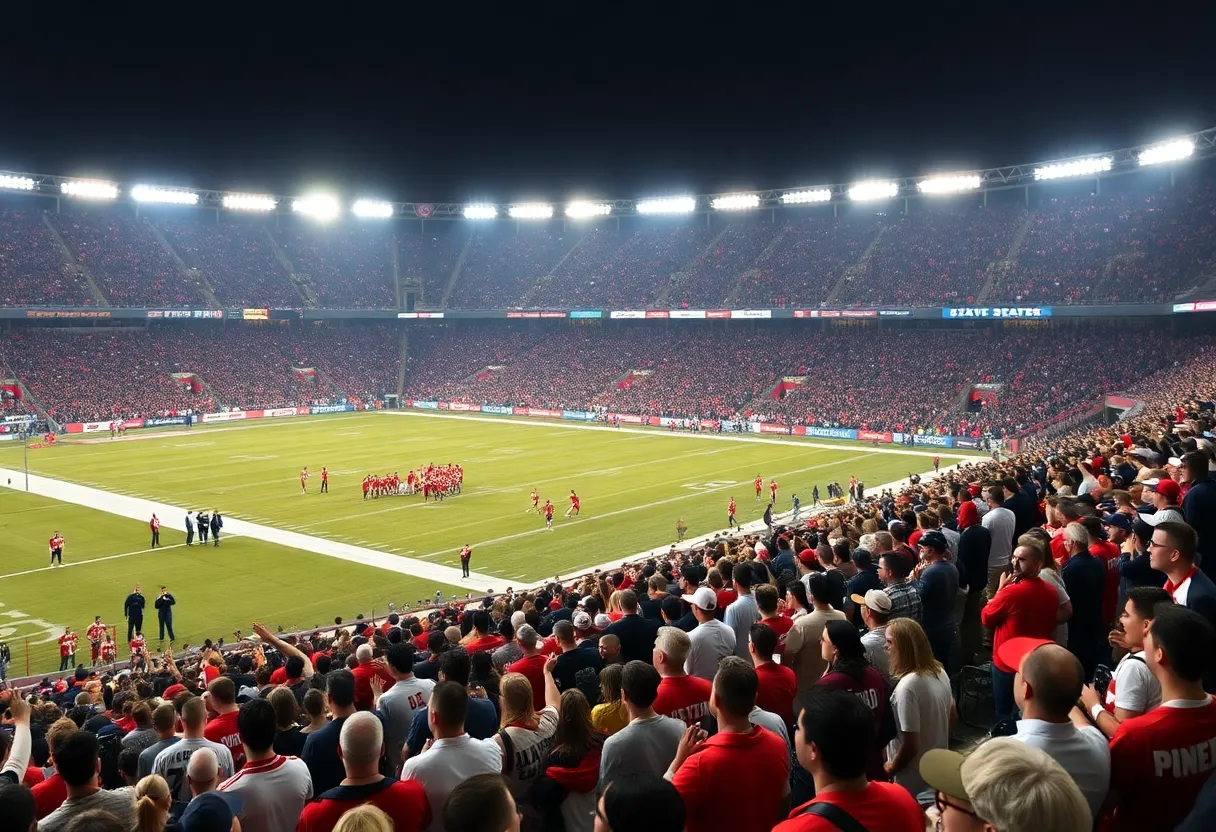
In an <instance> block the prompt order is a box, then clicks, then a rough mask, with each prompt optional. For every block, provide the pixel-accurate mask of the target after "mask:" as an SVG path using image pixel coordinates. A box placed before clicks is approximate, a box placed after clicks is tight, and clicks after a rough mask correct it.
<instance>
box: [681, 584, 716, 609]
mask: <svg viewBox="0 0 1216 832" xmlns="http://www.w3.org/2000/svg"><path fill="white" fill-rule="evenodd" d="M680 599H681V600H683V601H687V602H688V603H690V604H693V605H694V606H697V607H700V608H701V609H703V610H705V611H707V612H709V611H711V610H716V609H717V608H718V596H717V595H716V594H714V591H713V590H712V589H710V588H709V587H707V586H703V587H701V588H700V589H698V590H697V591H696V592H694V593H693V594H692V595H681V596H680Z"/></svg>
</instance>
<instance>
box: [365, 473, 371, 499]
mask: <svg viewBox="0 0 1216 832" xmlns="http://www.w3.org/2000/svg"><path fill="white" fill-rule="evenodd" d="M371 490H372V475H371V474H368V475H367V476H366V477H364V478H363V499H365V500H366V499H367V492H369V491H371Z"/></svg>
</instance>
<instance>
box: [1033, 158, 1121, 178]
mask: <svg viewBox="0 0 1216 832" xmlns="http://www.w3.org/2000/svg"><path fill="white" fill-rule="evenodd" d="M1114 161H1115V160H1114V159H1112V158H1111V157H1109V156H1095V157H1093V158H1092V159H1074V160H1073V161H1071V162H1056V163H1055V164H1054V165H1044V166H1043V167H1041V168H1035V169H1034V178H1035V179H1064V178H1066V177H1069V176H1092V175H1093V174H1095V173H1103V172H1105V171H1108V170H1110V166H1111V165H1112V164H1114Z"/></svg>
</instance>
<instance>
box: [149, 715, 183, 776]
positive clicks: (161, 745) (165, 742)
mask: <svg viewBox="0 0 1216 832" xmlns="http://www.w3.org/2000/svg"><path fill="white" fill-rule="evenodd" d="M176 725H177V711H175V710H174V709H173V705H172V704H171V703H169V702H165V703H163V704H161V705H158V706H157V708H156V710H155V711H153V712H152V727H153V728H154V729H155V730H156V742H154V743H152V745H150V746H148V747H147V748H145V749H144V750H143V751H141V752H140V753H139V777H140V779H141V780H142V779H143V778H145V777H147V776H148V775H149V774H151V773H152V764H153V763H155V762H156V756H157V755H158V754H160V752H162V751H164V750H165V749H166V748H168V747H169V746H171V745H173V744H174V743H176V742H177V741H178V740H179V739H181V737H179V736H177V734H175V733H174V728H175V727H176Z"/></svg>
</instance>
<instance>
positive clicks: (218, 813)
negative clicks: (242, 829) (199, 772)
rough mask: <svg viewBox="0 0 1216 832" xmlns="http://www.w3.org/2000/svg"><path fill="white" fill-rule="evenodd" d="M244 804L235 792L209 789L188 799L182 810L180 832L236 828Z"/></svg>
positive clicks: (218, 830) (220, 830) (222, 830)
mask: <svg viewBox="0 0 1216 832" xmlns="http://www.w3.org/2000/svg"><path fill="white" fill-rule="evenodd" d="M243 808H244V806H243V805H242V804H241V798H240V797H239V796H238V795H235V794H225V793H224V792H216V791H209V792H206V793H204V794H201V795H199V796H198V797H197V798H195V799H194V800H191V801H190V805H189V806H187V807H186V809H185V811H183V812H182V817H181V821H180V826H181V828H182V832H224V830H227V829H236V828H237V826H238V824H239V821H238V820H237V819H238V818H239V817H240V814H241V811H242V809H243Z"/></svg>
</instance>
